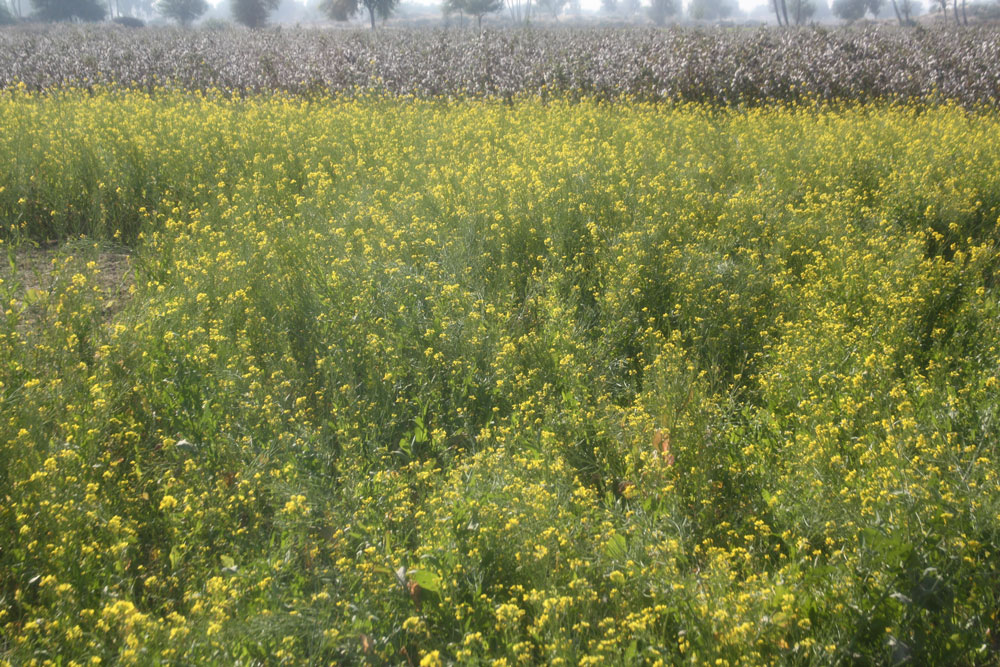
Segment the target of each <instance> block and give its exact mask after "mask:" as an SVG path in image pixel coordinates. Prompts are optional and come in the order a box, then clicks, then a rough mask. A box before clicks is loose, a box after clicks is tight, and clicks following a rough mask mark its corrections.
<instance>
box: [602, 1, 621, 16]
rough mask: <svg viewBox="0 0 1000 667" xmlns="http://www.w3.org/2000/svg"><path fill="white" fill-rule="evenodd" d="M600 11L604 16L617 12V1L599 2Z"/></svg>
mask: <svg viewBox="0 0 1000 667" xmlns="http://www.w3.org/2000/svg"><path fill="white" fill-rule="evenodd" d="M601 10H602V11H604V13H606V14H614V13H615V12H617V11H618V0H601Z"/></svg>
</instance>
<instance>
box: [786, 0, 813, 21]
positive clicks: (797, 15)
mask: <svg viewBox="0 0 1000 667" xmlns="http://www.w3.org/2000/svg"><path fill="white" fill-rule="evenodd" d="M789 4H791V11H792V17H794V19H795V25H802V24H803V23H805V22H806V21H808V20H809V19H810V18H812V15H813V14H815V13H816V5H815V4H813V1H812V0H790V3H789Z"/></svg>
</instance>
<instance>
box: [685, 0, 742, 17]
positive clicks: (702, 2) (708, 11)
mask: <svg viewBox="0 0 1000 667" xmlns="http://www.w3.org/2000/svg"><path fill="white" fill-rule="evenodd" d="M735 12H736V6H735V2H733V1H732V0H691V3H690V4H689V5H688V14H689V15H690V16H691V18H693V19H694V20H696V21H720V20H722V19H727V18H729V17H730V16H732V15H733V14H734V13H735Z"/></svg>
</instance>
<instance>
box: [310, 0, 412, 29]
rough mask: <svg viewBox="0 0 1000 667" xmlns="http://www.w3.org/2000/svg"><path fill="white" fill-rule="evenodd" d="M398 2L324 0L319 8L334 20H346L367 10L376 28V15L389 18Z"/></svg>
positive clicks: (393, 0) (387, 0)
mask: <svg viewBox="0 0 1000 667" xmlns="http://www.w3.org/2000/svg"><path fill="white" fill-rule="evenodd" d="M398 4H399V0H323V2H321V3H320V6H319V8H320V11H322V12H323V13H324V14H326V15H327V16H329V17H330V18H331V19H333V20H334V21H346V20H347V19H349V18H351V17H352V16H354V15H355V14H358V13H361V12H365V11H367V12H368V19H369V21H370V22H371V27H372V30H374V29H375V17H376V16H377V17H379V18H380V19H387V18H389V17H390V16H392V12H393V11H394V10H395V9H396V6H397V5H398Z"/></svg>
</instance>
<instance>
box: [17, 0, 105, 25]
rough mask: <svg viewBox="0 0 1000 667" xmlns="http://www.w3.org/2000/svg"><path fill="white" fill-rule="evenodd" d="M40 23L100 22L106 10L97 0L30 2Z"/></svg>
mask: <svg viewBox="0 0 1000 667" xmlns="http://www.w3.org/2000/svg"><path fill="white" fill-rule="evenodd" d="M31 4H33V5H34V6H35V17H36V18H38V19H40V20H42V21H72V20H73V19H78V20H80V21H100V20H101V19H103V18H104V15H105V14H106V10H105V9H104V5H102V4H100V3H99V2H97V0H31Z"/></svg>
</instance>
